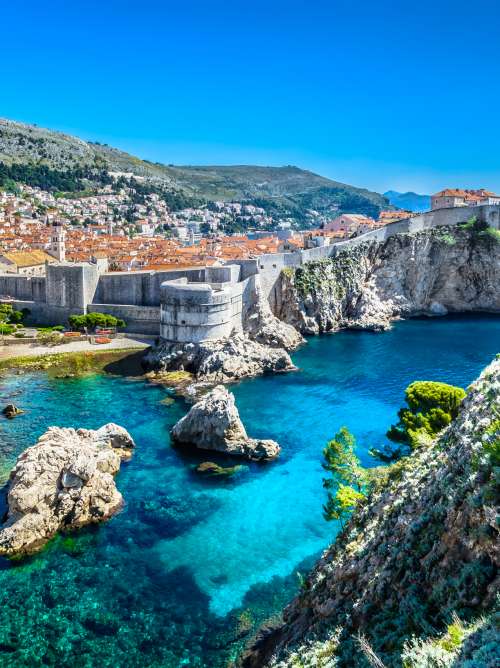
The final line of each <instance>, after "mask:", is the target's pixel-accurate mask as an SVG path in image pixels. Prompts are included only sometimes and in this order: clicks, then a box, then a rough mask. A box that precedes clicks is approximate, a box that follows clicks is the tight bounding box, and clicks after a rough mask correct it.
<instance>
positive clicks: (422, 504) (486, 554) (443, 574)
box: [242, 359, 500, 668]
mask: <svg viewBox="0 0 500 668" xmlns="http://www.w3.org/2000/svg"><path fill="white" fill-rule="evenodd" d="M499 416H500V359H497V360H495V361H494V362H493V363H492V364H490V365H489V366H488V367H487V368H486V369H485V370H484V371H483V373H482V374H481V376H480V378H479V379H478V380H477V381H476V382H475V383H474V384H473V385H472V386H471V387H470V388H469V389H468V394H467V397H466V398H465V400H464V401H463V403H462V406H461V410H460V413H459V415H458V417H457V418H456V419H455V420H454V421H453V422H452V423H451V425H450V426H449V427H448V428H447V429H446V430H445V431H444V432H443V433H442V434H441V436H440V437H439V438H438V439H437V440H435V441H434V442H433V443H430V444H428V445H422V446H420V448H418V449H417V450H416V451H414V453H413V454H412V455H410V456H409V457H406V458H403V459H402V460H401V461H400V462H398V463H396V464H394V465H393V466H392V467H390V468H385V469H383V471H384V472H385V474H386V475H385V477H382V478H381V479H380V482H379V484H378V485H376V486H375V487H374V489H373V490H372V492H371V493H370V495H369V497H368V499H367V500H366V501H365V502H364V503H363V504H362V505H361V506H360V507H358V509H357V510H356V511H355V512H354V514H353V516H352V517H351V520H350V521H349V523H348V525H347V527H346V528H345V529H344V531H343V532H341V534H340V535H339V536H338V538H337V540H336V542H335V543H334V544H333V545H332V547H331V548H330V549H328V550H327V551H326V552H325V553H324V554H323V556H322V557H321V559H320V560H319V562H318V563H317V565H316V567H315V568H314V570H313V571H312V573H311V574H310V575H309V577H308V578H307V579H305V581H304V583H303V586H302V592H301V594H300V595H299V596H298V597H297V598H296V599H295V600H294V601H293V602H292V603H291V604H290V605H289V607H288V608H286V610H285V611H284V614H283V620H282V623H281V624H279V625H278V626H275V627H274V628H273V627H267V628H265V629H262V630H261V633H260V634H259V636H258V638H257V639H256V641H255V643H254V644H253V646H252V647H251V649H250V650H249V651H248V652H247V653H246V655H245V656H244V658H243V660H242V665H243V666H244V668H264V667H267V668H292V666H296V665H301V666H320V665H325V666H329V667H332V668H334V667H335V668H337V667H338V668H348V667H349V668H350V667H352V666H359V668H365V667H367V666H369V665H372V666H373V665H377V666H382V665H383V666H385V667H386V668H401V666H402V665H404V666H411V667H412V668H422V667H424V666H450V667H451V666H453V668H459V667H460V668H465V667H467V668H469V667H472V666H477V667H480V666H482V667H483V668H486V666H490V665H491V666H492V665H496V663H495V661H496V660H498V643H497V642H496V643H495V641H494V640H493V638H494V631H493V628H494V626H495V622H494V617H493V616H489V615H493V613H494V609H495V600H496V597H497V595H498V591H499V580H498V566H499V561H500V550H499V544H500V543H499V535H498V534H499V526H498V523H497V519H496V518H497V515H498V513H497V510H498V504H499V502H500V490H499V486H498V478H497V476H498V456H499V454H498V453H499V447H500V421H499ZM368 655H370V657H371V660H368V658H367V656H368ZM374 657H375V658H374ZM495 657H496V659H495ZM431 659H432V660H431ZM438 659H439V660H438Z"/></svg>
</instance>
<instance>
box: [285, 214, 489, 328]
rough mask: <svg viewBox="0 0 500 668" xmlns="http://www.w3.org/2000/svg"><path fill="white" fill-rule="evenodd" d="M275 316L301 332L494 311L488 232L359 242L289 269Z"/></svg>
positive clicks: (438, 232)
mask: <svg viewBox="0 0 500 668" xmlns="http://www.w3.org/2000/svg"><path fill="white" fill-rule="evenodd" d="M278 293H279V297H278V303H277V306H276V315H277V316H278V317H279V318H281V319H282V320H284V321H285V322H287V323H289V324H291V325H293V326H294V327H296V328H297V329H298V330H299V331H301V332H302V333H306V334H317V333H319V332H327V331H335V330H337V329H340V328H343V327H355V328H364V329H386V328H388V327H389V326H390V323H391V321H392V320H394V319H395V318H400V317H411V316H417V315H444V314H446V313H448V312H455V313H456V312H469V311H491V312H499V311H500V240H499V238H498V232H495V231H494V230H487V231H482V232H478V231H473V230H470V229H465V228H460V227H457V226H455V227H441V228H435V229H431V230H426V231H424V232H418V233H415V234H399V235H396V236H393V237H390V238H389V239H387V241H385V242H383V243H378V242H375V241H371V242H364V243H360V244H359V245H358V246H352V247H350V248H346V249H344V250H341V251H340V252H339V253H338V255H336V256H334V257H332V258H328V259H324V260H318V261H313V262H309V263H306V264H305V265H303V266H301V267H298V268H297V269H295V270H293V269H287V270H285V271H284V272H283V274H282V277H281V285H280V286H279V290H278Z"/></svg>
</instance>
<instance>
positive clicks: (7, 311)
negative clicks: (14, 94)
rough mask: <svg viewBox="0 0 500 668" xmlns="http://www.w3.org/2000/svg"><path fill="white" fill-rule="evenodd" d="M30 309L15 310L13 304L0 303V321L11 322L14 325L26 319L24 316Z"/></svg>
mask: <svg viewBox="0 0 500 668" xmlns="http://www.w3.org/2000/svg"><path fill="white" fill-rule="evenodd" d="M26 311H28V309H23V310H22V311H14V307H13V306H12V304H0V322H4V323H10V324H12V325H18V324H20V323H22V322H23V321H24V318H25V316H26V315H28V313H29V311H28V313H26Z"/></svg>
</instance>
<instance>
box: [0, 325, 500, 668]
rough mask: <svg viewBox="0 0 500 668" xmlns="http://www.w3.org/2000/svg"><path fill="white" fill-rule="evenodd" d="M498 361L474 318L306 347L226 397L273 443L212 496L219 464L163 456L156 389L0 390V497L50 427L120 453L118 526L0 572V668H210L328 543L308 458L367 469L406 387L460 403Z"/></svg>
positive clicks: (176, 406) (19, 379)
mask: <svg viewBox="0 0 500 668" xmlns="http://www.w3.org/2000/svg"><path fill="white" fill-rule="evenodd" d="M499 350H500V318H495V317H488V316H474V317H453V318H444V319H432V320H427V319H422V320H411V321H406V322H400V323H397V324H396V325H395V327H394V328H393V329H392V330H391V331H390V332H385V333H382V334H373V333H369V332H341V333H337V334H333V335H328V336H322V337H317V338H312V339H309V341H308V344H307V345H306V346H304V347H302V348H301V349H300V350H299V351H297V352H296V353H295V355H294V361H295V363H296V364H297V366H298V367H299V370H298V371H296V372H293V373H288V374H281V375H275V376H268V377H261V378H256V379H253V380H246V381H244V382H241V383H240V384H238V385H235V386H234V387H233V390H234V393H235V395H236V400H237V405H238V407H239V410H240V414H241V417H242V419H243V421H244V423H245V425H246V427H247V431H248V432H249V434H250V435H251V436H258V437H266V438H273V439H275V440H277V441H278V442H279V443H280V444H281V445H282V454H281V457H280V459H279V460H278V461H276V462H273V463H269V464H266V465H257V464H250V465H245V467H244V468H243V470H242V471H241V472H240V473H239V474H238V475H236V476H234V477H232V478H229V479H224V480H221V479H203V478H201V477H200V474H198V473H196V472H195V471H194V467H195V465H196V464H198V463H200V462H202V461H206V460H210V461H217V462H219V463H223V464H224V463H228V462H224V460H222V459H220V458H215V457H214V456H213V455H211V454H210V453H206V454H199V455H193V454H183V453H181V452H179V451H177V450H174V449H172V447H171V446H170V443H169V429H170V428H171V426H172V425H173V424H174V423H175V422H176V420H178V419H179V418H180V417H181V416H182V415H183V414H184V413H185V412H186V410H187V408H188V406H187V404H186V403H185V402H184V401H183V400H181V399H177V398H176V399H175V400H170V401H169V398H172V397H173V395H172V394H169V392H168V391H167V390H165V389H163V388H160V387H157V386H153V385H151V384H148V383H146V382H144V381H142V380H139V379H133V378H123V377H113V376H93V377H87V378H84V379H69V380H55V379H50V378H48V377H47V376H46V375H45V374H43V373H37V374H31V375H11V376H7V377H3V378H1V379H0V387H1V396H2V404H5V403H7V402H11V401H12V402H14V403H16V404H18V405H19V406H21V407H22V408H23V409H24V410H25V411H26V413H25V414H24V415H22V416H20V417H19V418H16V419H15V420H13V421H7V420H4V419H2V420H1V421H0V476H1V478H2V482H4V481H5V480H6V475H7V474H8V471H9V470H10V468H11V467H12V465H13V463H14V461H15V458H16V457H17V455H18V454H19V453H20V452H21V451H22V450H23V449H24V448H26V447H27V446H29V445H31V444H33V443H34V442H35V440H36V438H37V437H38V436H39V435H40V434H42V433H43V432H44V431H45V429H46V428H47V427H48V426H49V425H54V424H55V425H59V426H73V427H89V428H95V427H99V426H100V425H102V424H104V423H106V422H111V421H112V422H116V423H117V424H120V425H123V426H124V427H126V428H127V429H128V430H129V431H130V432H131V434H132V436H133V437H134V439H135V441H136V444H137V450H136V452H135V454H134V456H133V458H132V460H131V461H130V462H129V463H125V464H123V465H122V470H121V472H120V474H119V476H118V479H117V483H118V487H119V489H120V490H121V492H122V493H123V495H124V497H125V500H126V506H125V508H124V509H123V511H122V512H121V513H120V514H119V515H117V516H116V517H115V518H113V519H112V520H111V521H110V522H108V523H107V524H105V525H102V526H100V527H96V528H92V529H88V530H84V531H82V532H80V533H78V534H76V535H71V536H69V537H68V536H63V537H59V538H56V539H54V540H53V541H52V542H51V543H50V544H49V546H48V547H47V548H46V549H45V550H44V551H43V552H42V553H41V554H39V555H37V556H34V557H30V558H28V559H25V560H23V561H21V562H9V561H7V560H3V561H0V666H1V667H3V666H16V667H18V666H30V667H31V666H58V667H61V666H72V667H80V666H82V667H83V666H93V667H94V666H99V667H101V666H102V667H104V666H110V667H111V666H113V667H122V666H126V667H129V666H130V667H135V666H141V667H149V666H158V667H159V666H162V667H166V668H170V667H177V666H193V667H196V668H200V667H202V666H203V667H205V668H222V667H227V666H228V665H229V664H230V661H231V659H234V658H235V656H236V655H237V653H238V651H239V649H240V648H241V646H242V645H244V643H245V642H246V640H247V639H248V637H249V633H251V630H252V628H253V627H254V626H255V624H257V623H259V622H261V621H262V620H264V619H266V618H269V617H271V616H272V615H273V614H276V613H277V612H278V611H279V610H280V609H281V608H282V606H283V605H284V604H285V603H286V602H287V601H288V600H289V599H290V598H291V597H292V596H293V595H294V594H295V593H296V592H297V590H298V587H299V577H298V576H297V572H301V573H305V572H306V571H307V569H308V568H309V567H310V565H311V564H312V562H313V561H314V559H315V558H316V557H317V556H318V554H319V553H320V552H321V550H322V549H324V548H325V547H326V546H327V545H328V543H329V542H331V541H332V539H333V538H334V536H335V532H336V527H335V525H334V524H328V523H326V522H325V521H324V520H323V518H322V503H323V501H324V493H323V490H322V487H321V478H322V469H321V450H322V447H323V446H324V444H325V442H326V441H327V440H328V439H329V438H331V437H332V436H333V435H334V434H335V433H336V431H337V430H338V429H339V427H341V426H342V425H347V426H348V427H349V428H350V430H351V431H352V432H353V433H354V434H355V436H356V438H357V441H358V452H359V454H360V456H361V458H362V460H363V462H364V463H365V464H367V465H369V464H370V463H371V461H370V457H369V455H368V454H367V451H368V449H369V448H370V447H372V446H380V445H381V444H383V443H384V442H385V441H384V433H385V431H386V430H387V428H388V426H389V425H390V424H391V422H393V421H394V420H395V417H396V412H397V410H398V408H399V407H400V406H401V404H402V401H403V392H404V389H405V387H406V386H407V385H408V384H409V383H410V382H411V381H413V380H417V379H428V380H441V381H445V382H449V383H453V384H457V385H461V386H464V387H465V386H467V385H468V384H469V383H470V382H471V381H472V380H473V379H474V378H475V377H476V376H477V375H478V374H479V372H480V371H481V369H482V368H483V367H484V366H485V365H486V364H487V363H488V362H489V361H490V360H491V359H492V358H493V357H494V355H495V354H496V353H497V352H498V351H499ZM165 399H166V400H167V402H165V401H164V400H165ZM233 463H234V462H233ZM4 503H5V501H4V499H3V498H2V504H3V508H2V511H3V510H4V509H5V505H4Z"/></svg>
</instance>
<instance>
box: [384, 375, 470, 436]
mask: <svg viewBox="0 0 500 668" xmlns="http://www.w3.org/2000/svg"><path fill="white" fill-rule="evenodd" d="M405 397H406V403H407V404H408V408H401V410H400V411H399V413H398V417H399V422H398V423H397V424H396V425H392V426H391V428H390V429H389V431H388V432H387V437H388V438H389V439H390V440H391V441H394V442H395V443H405V444H406V445H409V446H410V448H415V447H418V445H419V444H420V443H422V442H426V441H428V440H429V438H431V439H432V438H434V437H435V436H436V435H437V434H438V433H439V432H440V431H441V430H442V429H444V428H445V427H447V426H448V425H449V424H450V422H451V421H452V419H453V418H455V417H456V416H457V414H458V409H459V407H460V404H461V403H462V400H463V399H464V397H465V391H464V390H463V389H462V388H461V387H454V386H453V385H447V384H446V383H436V382H433V381H416V382H414V383H412V384H411V385H409V386H408V387H407V388H406V392H405Z"/></svg>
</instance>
